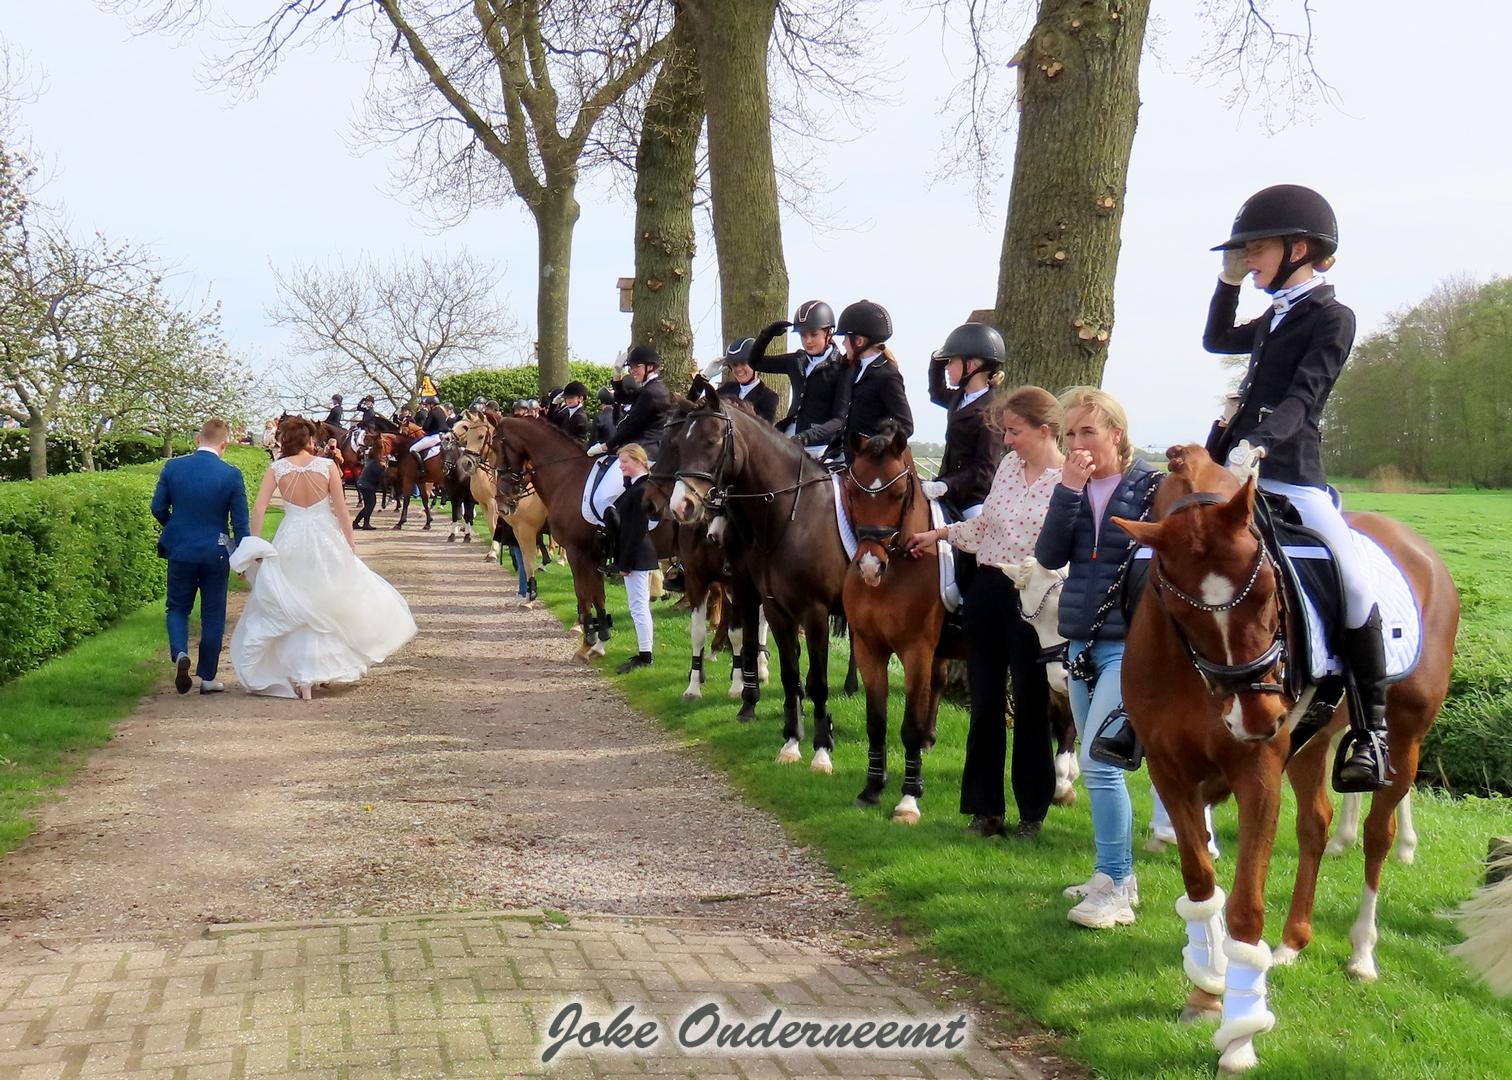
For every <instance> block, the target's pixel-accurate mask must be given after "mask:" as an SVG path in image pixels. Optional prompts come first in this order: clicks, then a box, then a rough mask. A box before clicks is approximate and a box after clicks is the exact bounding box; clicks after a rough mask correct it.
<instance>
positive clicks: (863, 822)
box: [539, 567, 1512, 1080]
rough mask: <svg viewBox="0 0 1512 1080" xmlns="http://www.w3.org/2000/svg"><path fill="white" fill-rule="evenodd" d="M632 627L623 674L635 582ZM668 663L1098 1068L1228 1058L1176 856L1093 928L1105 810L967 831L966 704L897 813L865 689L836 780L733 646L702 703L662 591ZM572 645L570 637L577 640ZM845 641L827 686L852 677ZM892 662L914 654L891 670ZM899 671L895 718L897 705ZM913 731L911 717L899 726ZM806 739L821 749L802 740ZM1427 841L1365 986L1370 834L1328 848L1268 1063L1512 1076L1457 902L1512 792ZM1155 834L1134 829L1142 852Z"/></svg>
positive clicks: (784, 806)
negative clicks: (1007, 834) (881, 780)
mask: <svg viewBox="0 0 1512 1080" xmlns="http://www.w3.org/2000/svg"><path fill="white" fill-rule="evenodd" d="M539 581H540V584H541V596H542V599H543V600H544V601H545V602H546V603H547V605H548V606H549V607H550V609H551V610H552V611H553V612H554V613H555V614H556V615H557V616H558V618H560V619H561V620H562V621H563V623H564V624H566V623H570V622H571V621H572V619H573V617H574V615H573V611H574V601H573V599H572V592H571V580H570V578H569V577H568V575H567V572H566V569H565V568H564V567H563V568H555V567H554V568H553V569H552V570H551V571H550V572H549V573H546V574H543V575H541V577H540V579H539ZM609 595H610V608H611V610H612V611H613V612H614V615H615V625H616V633H615V637H614V639H613V640H612V641H611V642H610V646H611V647H610V650H609V655H608V657H607V661H601V662H600V664H601V666H603V667H604V668H605V670H606V673H609V672H611V671H612V666H613V665H614V664H616V663H618V661H619V660H620V659H621V658H622V656H623V655H626V654H628V652H629V651H630V650H631V649H633V647H634V646H633V636H632V634H631V629H630V620H629V616H628V614H627V611H626V607H625V600H624V592H623V590H622V589H616V588H611V589H610V594H609ZM655 616H656V618H655V623H656V663H655V665H654V666H653V667H651V668H649V669H644V670H641V671H637V672H633V673H631V674H630V675H627V676H615V675H612V674H610V678H612V679H614V681H615V682H616V684H617V685H619V686H620V687H621V688H622V689H623V691H624V692H625V693H626V694H627V696H628V697H629V699H630V700H631V702H632V703H634V704H635V705H636V706H637V707H638V708H640V709H641V710H642V711H644V712H646V713H648V714H649V715H652V716H655V717H657V718H659V719H660V720H661V722H662V723H663V724H664V725H665V726H666V727H667V728H669V729H670V730H671V731H673V732H675V733H677V734H678V735H680V736H681V737H683V739H684V740H685V741H686V742H687V743H688V744H690V745H696V746H698V747H700V748H702V750H703V751H704V752H706V753H707V754H708V755H709V756H710V757H711V758H712V759H713V760H714V761H715V762H716V763H718V764H719V765H720V766H721V767H723V768H724V769H725V770H726V771H727V772H728V773H729V774H730V775H731V776H732V778H733V779H734V781H735V782H736V783H737V785H739V787H740V788H741V789H742V790H743V791H744V792H745V794H746V795H747V797H748V798H749V799H750V800H751V801H752V802H753V803H755V804H756V805H758V806H761V807H763V808H765V809H767V810H769V811H771V812H772V813H774V814H775V815H776V816H777V817H778V818H779V819H780V820H781V821H782V822H783V823H784V825H785V826H786V827H787V829H788V831H789V834H790V835H791V836H792V837H793V838H794V839H795V840H797V841H799V842H801V843H804V844H808V845H810V846H812V847H813V849H814V850H815V851H816V852H818V853H819V854H820V855H821V856H822V857H823V858H825V859H826V860H827V861H828V863H829V865H830V866H831V867H832V868H833V869H834V871H835V872H836V873H837V874H838V875H839V876H840V878H841V879H842V880H843V881H844V882H845V883H846V884H847V885H848V886H849V887H850V888H851V889H852V890H853V891H854V892H855V893H856V894H857V895H858V896H859V897H861V898H862V899H863V900H864V901H865V902H866V903H867V904H869V905H870V906H871V907H872V908H873V909H874V910H875V911H877V912H878V913H879V914H881V915H883V916H886V917H889V918H896V919H899V920H901V922H902V924H903V925H905V926H906V927H907V928H908V929H909V930H910V931H911V932H912V933H913V934H915V935H916V936H917V937H918V938H919V939H920V940H921V941H923V942H924V943H925V945H926V946H927V947H928V948H929V949H931V950H932V951H934V952H935V953H937V954H938V955H939V956H941V957H942V958H944V959H946V960H948V961H949V962H950V963H952V964H954V965H956V966H957V967H959V968H961V969H963V970H965V971H969V972H971V973H972V974H974V975H976V976H979V977H980V978H981V979H982V980H984V982H985V984H986V985H987V986H988V987H990V988H991V991H990V992H991V993H992V994H993V995H994V997H995V1001H994V1002H993V1003H994V1004H999V1005H1003V1006H1007V1007H1008V1008H1010V1009H1012V1010H1014V1011H1016V1012H1018V1013H1020V1014H1022V1015H1025V1016H1027V1017H1029V1018H1031V1019H1033V1020H1034V1021H1036V1022H1038V1023H1039V1024H1042V1025H1044V1026H1045V1027H1047V1028H1049V1029H1051V1030H1054V1031H1056V1032H1059V1033H1061V1034H1062V1035H1063V1036H1064V1037H1065V1043H1064V1048H1065V1052H1066V1053H1068V1054H1069V1055H1071V1056H1072V1057H1074V1058H1076V1059H1078V1060H1080V1061H1082V1062H1085V1063H1086V1064H1088V1065H1089V1066H1091V1067H1092V1068H1094V1069H1095V1070H1096V1071H1097V1073H1098V1074H1099V1075H1101V1076H1109V1077H1129V1078H1133V1077H1140V1078H1146V1077H1166V1078H1190V1080H1196V1078H1203V1080H1206V1078H1210V1077H1211V1076H1212V1075H1213V1072H1214V1068H1215V1064H1216V1060H1217V1054H1216V1052H1215V1051H1214V1050H1213V1048H1212V1045H1211V1042H1210V1039H1211V1035H1212V1028H1211V1026H1207V1027H1201V1028H1185V1027H1181V1026H1178V1025H1177V1024H1176V1023H1175V1016H1176V1014H1177V1012H1178V1011H1179V1008H1180V1005H1181V1003H1182V1001H1183V1000H1184V998H1185V995H1186V992H1187V988H1188V987H1187V983H1186V980H1185V977H1184V976H1183V974H1182V970H1181V947H1182V945H1183V944H1184V943H1185V940H1186V938H1185V928H1184V926H1183V924H1182V923H1181V921H1180V920H1179V919H1178V918H1177V917H1176V915H1175V914H1174V910H1173V905H1174V903H1175V900H1176V898H1177V896H1178V895H1180V894H1181V892H1182V891H1183V890H1182V887H1181V883H1180V875H1179V872H1178V867H1177V864H1176V859H1175V856H1174V853H1167V854H1165V855H1160V856H1153V855H1149V854H1146V853H1144V852H1143V851H1136V871H1137V873H1138V874H1139V879H1140V892H1141V894H1142V901H1143V907H1142V909H1141V913H1140V918H1139V921H1138V923H1137V924H1136V925H1134V926H1132V927H1126V928H1121V929H1119V930H1117V931H1111V932H1104V933H1094V932H1091V931H1086V930H1081V929H1079V928H1077V927H1074V926H1072V925H1071V924H1069V923H1068V922H1067V921H1066V911H1067V909H1068V908H1069V906H1070V902H1069V901H1066V900H1064V899H1062V897H1061V895H1060V893H1061V889H1062V888H1063V887H1064V886H1065V885H1067V884H1069V883H1071V882H1074V881H1081V880H1084V879H1085V878H1086V877H1087V876H1088V875H1089V874H1090V873H1091V867H1092V826H1091V820H1090V816H1089V813H1088V808H1087V800H1086V796H1085V792H1082V793H1081V795H1080V798H1079V799H1078V802H1077V804H1076V805H1075V806H1074V807H1071V808H1069V809H1061V808H1055V809H1054V810H1053V811H1052V813H1051V815H1050V818H1049V821H1048V822H1047V824H1046V827H1045V829H1044V831H1043V832H1042V833H1041V835H1040V839H1039V840H1038V841H1037V842H1034V843H1032V844H1028V845H1020V844H1019V843H1017V842H1010V841H1007V840H1003V839H995V840H990V841H983V840H979V839H970V838H967V837H966V836H965V835H964V834H963V832H962V828H961V826H962V825H963V823H964V822H963V819H962V818H960V817H959V816H958V815H957V814H956V812H955V810H956V807H957V806H958V805H959V797H960V787H959V783H960V773H961V766H962V754H963V747H964V745H965V737H966V727H967V723H966V716H965V714H964V712H963V711H962V710H961V709H959V708H956V707H953V706H950V705H946V706H944V707H942V709H941V715H940V723H939V741H938V744H937V745H936V747H935V748H934V749H933V750H932V751H931V752H930V753H929V755H928V756H927V757H926V759H925V774H924V775H925V790H926V796H925V798H924V799H923V800H922V804H921V805H922V807H923V809H924V815H925V817H924V821H923V822H922V823H921V824H920V825H919V826H917V827H915V828H906V827H900V826H896V825H893V824H892V823H891V822H890V821H889V820H888V811H889V810H890V808H891V805H892V803H893V802H895V801H896V799H897V798H898V795H899V794H900V792H899V785H900V783H901V779H902V762H901V759H902V751H901V746H900V744H898V743H897V742H896V738H894V742H893V744H892V745H891V746H890V747H889V755H890V763H889V764H890V790H889V794H888V796H887V797H886V798H885V799H884V809H882V810H872V811H864V810H858V809H856V808H854V806H853V805H852V800H853V798H854V796H855V794H856V793H857V792H858V791H859V790H860V788H861V785H862V782H863V779H864V774H865V768H866V760H865V756H866V755H865V734H864V733H865V720H864V713H863V705H862V702H861V699H860V697H859V695H858V696H857V697H856V698H853V699H846V698H843V697H837V698H834V699H832V703H833V706H834V709H833V711H834V713H835V719H836V739H837V742H838V746H837V749H836V753H835V768H836V772H835V775H834V776H818V775H815V774H812V773H810V772H809V771H808V769H806V768H803V767H792V766H788V767H779V766H777V765H774V764H773V763H772V759H773V757H774V755H775V753H776V751H777V749H778V747H779V746H780V745H781V742H782V740H781V720H780V717H781V696H780V690H779V689H778V688H777V687H776V685H775V673H774V684H773V685H772V686H771V687H769V688H767V690H766V693H765V697H764V699H763V701H762V704H761V708H760V719H759V720H758V721H757V722H756V723H754V724H750V725H741V724H738V723H736V722H735V719H734V717H735V711H736V706H735V703H733V702H731V701H730V700H729V699H728V698H727V697H726V696H725V689H726V687H727V685H728V666H727V659H726V658H720V659H719V660H718V661H717V662H711V663H710V664H709V669H710V676H709V681H708V683H707V684H706V686H705V697H704V698H703V699H701V700H699V701H693V702H684V701H683V700H682V697H681V694H682V690H683V688H684V686H685V685H686V683H687V667H688V665H687V656H688V649H689V642H688V619H687V616H686V614H685V613H683V612H680V611H675V610H674V609H673V608H672V607H671V606H670V605H669V604H665V603H662V604H657V605H655ZM564 647H567V646H566V645H565V643H564ZM842 662H843V656H841V655H839V650H835V653H834V654H832V657H831V667H830V685H831V686H833V687H838V686H840V685H841V682H842V679H843V676H844V669H843V666H842ZM895 674H898V673H897V672H896V665H895ZM899 700H900V699H899V696H898V687H897V686H896V685H895V686H894V693H893V702H894V706H893V715H894V717H897V716H898V715H899V712H900V709H901V706H900V705H898V704H897V702H898V701H899ZM893 727H894V731H896V723H894V725H893ZM805 753H807V748H805ZM1130 789H1131V792H1132V794H1133V798H1134V806H1135V821H1136V829H1137V830H1138V832H1137V833H1136V835H1137V836H1138V837H1139V838H1140V839H1142V838H1143V835H1144V830H1145V829H1146V828H1147V823H1148V821H1149V811H1150V799H1149V790H1150V789H1149V782H1148V779H1147V778H1146V776H1145V774H1143V773H1140V774H1137V775H1135V776H1133V777H1131V780H1130ZM1415 809H1416V811H1417V815H1416V820H1417V828H1418V832H1419V834H1420V837H1421V844H1420V847H1419V850H1418V857H1417V864H1416V865H1414V866H1410V867H1406V866H1402V865H1400V864H1397V863H1394V862H1393V863H1391V864H1390V865H1389V866H1388V868H1387V873H1386V877H1385V880H1384V883H1383V887H1382V898H1381V906H1380V926H1381V940H1380V944H1379V947H1378V950H1377V957H1378V960H1379V962H1380V965H1381V971H1382V979H1381V981H1380V982H1379V983H1376V984H1373V985H1360V984H1357V983H1354V982H1352V981H1350V980H1349V979H1348V978H1347V977H1346V976H1345V974H1344V965H1345V962H1346V961H1347V959H1348V956H1349V938H1348V933H1349V926H1350V923H1351V922H1352V921H1353V919H1354V916H1355V911H1356V907H1357V904H1358V901H1359V895H1360V887H1361V875H1362V864H1363V860H1362V857H1361V855H1360V853H1359V851H1358V850H1356V851H1354V852H1352V853H1349V854H1346V855H1344V856H1342V857H1340V858H1337V859H1331V860H1329V861H1328V862H1327V863H1326V864H1325V866H1324V871H1323V875H1322V881H1321V883H1320V886H1319V890H1318V901H1317V906H1316V910H1315V916H1314V926H1315V928H1316V937H1315V939H1314V942H1313V944H1312V946H1311V947H1310V948H1309V949H1308V950H1307V951H1306V953H1305V954H1304V956H1303V958H1302V959H1301V960H1299V961H1298V963H1297V965H1296V966H1294V967H1291V968H1287V969H1277V970H1276V971H1275V972H1274V973H1273V975H1272V978H1271V988H1272V997H1271V1007H1272V1009H1273V1010H1274V1011H1275V1012H1276V1014H1277V1016H1278V1018H1279V1022H1278V1024H1277V1027H1276V1029H1275V1031H1274V1032H1272V1033H1271V1034H1268V1035H1265V1036H1262V1037H1261V1038H1260V1039H1259V1041H1258V1046H1259V1051H1260V1055H1261V1058H1262V1065H1261V1068H1260V1069H1259V1070H1258V1071H1257V1072H1256V1073H1255V1074H1254V1075H1256V1076H1257V1077H1282V1076H1286V1077H1292V1076H1298V1077H1300V1076H1307V1077H1350V1078H1370V1077H1381V1078H1383V1080H1384V1078H1387V1077H1392V1078H1396V1077H1446V1078H1447V1077H1455V1078H1459V1077H1495V1076H1507V1075H1509V1074H1512V1049H1509V1047H1512V1042H1509V1031H1512V1003H1508V1002H1500V1001H1498V1000H1496V999H1495V998H1494V997H1492V995H1491V994H1490V993H1489V992H1488V991H1486V990H1485V989H1484V988H1482V987H1481V986H1480V985H1479V984H1477V983H1476V982H1474V981H1473V980H1472V979H1471V978H1470V976H1469V975H1468V974H1467V973H1466V971H1465V969H1464V968H1463V967H1462V965H1461V964H1460V963H1459V962H1458V961H1457V960H1455V959H1454V958H1452V957H1450V956H1449V955H1448V954H1447V952H1446V949H1447V947H1448V946H1449V945H1450V944H1452V943H1454V942H1455V941H1457V940H1458V935H1457V933H1456V932H1455V930H1454V928H1453V926H1452V925H1451V924H1450V923H1449V922H1448V921H1447V919H1446V918H1444V913H1445V912H1446V911H1448V910H1450V909H1452V908H1453V907H1454V906H1455V905H1456V904H1458V902H1459V901H1460V900H1462V899H1463V898H1464V897H1465V896H1467V895H1468V894H1469V893H1470V892H1471V890H1472V889H1473V888H1474V887H1475V886H1476V884H1478V882H1479V879H1480V876H1481V863H1480V860H1481V859H1482V857H1483V856H1484V854H1485V851H1486V841H1487V837H1489V836H1491V835H1507V834H1512V801H1509V800H1505V799H1476V798H1469V799H1463V800H1450V799H1448V798H1447V797H1444V796H1441V795H1436V794H1433V793H1429V792H1425V793H1423V794H1421V795H1420V796H1419V797H1418V798H1417V800H1416V804H1415ZM1216 818H1217V832H1218V837H1219V842H1220V843H1221V844H1222V845H1223V848H1224V857H1223V859H1222V861H1221V862H1220V863H1219V877H1220V881H1222V882H1224V884H1225V886H1226V885H1227V883H1228V880H1229V879H1230V878H1231V876H1232V873H1233V855H1234V852H1235V815H1234V808H1233V806H1232V805H1231V804H1229V805H1225V806H1222V807H1219V808H1218V809H1217V811H1216ZM1292 829H1293V824H1292V805H1291V802H1290V800H1288V801H1287V805H1286V807H1285V809H1284V810H1283V820H1282V824H1281V828H1280V834H1279V835H1280V839H1279V840H1278V842H1277V845H1276V854H1275V859H1274V862H1273V863H1272V869H1271V874H1270V884H1269V888H1268V892H1267V901H1268V912H1269V914H1270V922H1269V924H1268V930H1267V937H1268V939H1269V940H1270V941H1272V942H1274V941H1275V940H1276V938H1277V935H1278V933H1279V929H1280V926H1281V922H1282V919H1283V917H1284V915H1285V911H1286V905H1287V902H1288V900H1289V895H1290V887H1291V882H1292V879H1293V876H1294V873H1295V869H1296V842H1295V837H1294V834H1293V831H1292ZM1137 847H1138V843H1136V848H1137Z"/></svg>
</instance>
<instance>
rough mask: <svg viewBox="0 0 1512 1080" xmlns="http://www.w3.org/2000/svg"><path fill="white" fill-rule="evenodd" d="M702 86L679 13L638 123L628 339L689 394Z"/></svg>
mask: <svg viewBox="0 0 1512 1080" xmlns="http://www.w3.org/2000/svg"><path fill="white" fill-rule="evenodd" d="M703 116H704V95H703V83H702V82H701V81H700V80H699V76H698V55H697V53H696V51H695V49H694V45H693V28H692V26H691V25H690V20H689V19H688V17H687V15H686V14H685V13H682V12H680V13H679V15H678V20H677V24H676V26H674V27H673V31H672V48H671V50H670V51H669V52H668V53H667V58H666V59H665V60H663V61H662V66H661V71H660V72H658V73H657V76H656V83H655V85H653V86H652V88H651V97H650V100H649V101H647V103H646V114H645V119H644V120H643V121H642V122H641V134H640V145H639V146H638V148H637V149H636V154H635V286H634V289H633V290H632V294H631V295H632V297H633V301H634V308H635V310H634V313H633V314H632V315H631V317H630V339H631V343H632V344H635V345H650V346H652V347H653V348H655V349H656V351H657V352H659V353H660V354H661V358H662V364H663V370H664V378H666V380H667V385H668V386H671V387H673V388H676V389H678V390H681V389H683V388H684V387H686V386H687V382H688V378H689V376H690V375H691V374H692V373H693V368H694V364H693V353H692V349H693V325H692V319H691V318H690V316H689V314H688V294H689V289H690V286H691V285H692V280H693V252H694V247H695V242H694V237H693V189H694V187H695V186H696V184H697V157H698V134H699V131H700V129H701V128H702V127H703Z"/></svg>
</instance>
